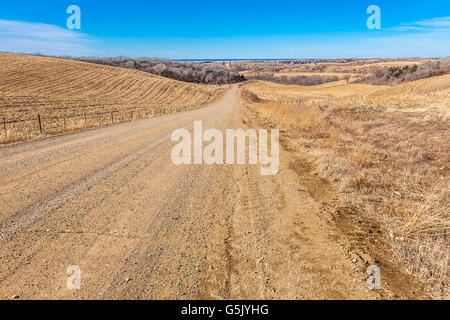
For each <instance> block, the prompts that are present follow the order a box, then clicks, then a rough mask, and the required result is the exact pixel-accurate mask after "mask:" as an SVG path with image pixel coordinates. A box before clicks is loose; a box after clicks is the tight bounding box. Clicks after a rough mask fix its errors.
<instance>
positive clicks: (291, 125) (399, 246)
mask: <svg viewBox="0 0 450 320" xmlns="http://www.w3.org/2000/svg"><path fill="white" fill-rule="evenodd" d="M259 89H261V88H259ZM245 90H246V89H243V90H242V92H241V94H242V97H243V98H244V100H245V101H246V102H247V103H248V104H249V105H251V107H252V108H253V109H254V110H255V111H256V112H258V113H259V114H260V115H262V116H263V117H265V118H267V119H271V121H274V122H276V124H277V125H278V126H279V127H280V128H281V130H282V131H284V132H285V134H286V135H287V136H289V137H290V138H292V139H295V140H298V141H299V142H300V146H301V148H302V150H303V151H304V152H307V153H308V154H310V155H311V157H312V158H314V159H316V164H317V165H318V166H319V168H320V169H321V171H322V173H323V175H324V176H326V177H327V178H328V179H329V180H330V181H332V182H334V183H335V185H336V187H337V190H338V191H339V193H340V198H341V200H340V201H341V202H342V206H344V207H349V208H357V209H358V211H359V212H362V213H363V214H366V215H368V216H369V217H370V218H375V219H376V220H378V221H379V222H380V223H381V224H382V225H383V226H384V227H385V229H387V230H389V234H390V239H389V241H390V243H391V244H392V248H393V252H394V254H395V256H396V257H397V258H398V259H400V260H401V261H402V262H404V263H405V264H406V265H407V266H408V270H407V271H408V272H410V273H412V274H414V275H416V276H417V277H418V278H419V279H420V280H421V281H422V282H423V283H424V284H425V286H426V288H427V289H428V292H429V293H430V295H431V296H432V297H434V298H448V297H449V273H448V261H449V255H448V253H449V242H448V234H449V231H450V230H449V229H450V210H449V208H450V202H449V199H450V168H449V165H450V151H449V149H448V141H450V132H449V130H448V128H450V121H449V117H448V113H444V114H443V113H442V112H438V111H437V110H426V109H424V110H422V111H417V110H405V108H404V107H402V110H401V111H400V110H397V111H396V110H393V109H392V108H391V109H390V110H389V112H388V111H386V109H385V108H382V107H378V108H374V107H368V106H362V107H351V106H350V105H346V106H342V105H334V106H329V105H327V106H323V105H322V106H319V105H317V104H312V103H306V104H295V105H284V104H280V103H278V102H275V101H273V102H270V101H263V102H255V101H254V100H255V99H253V101H251V100H249V99H247V97H248V96H249V95H248V93H246V92H245ZM253 94H254V93H253ZM267 95H269V93H267ZM352 99H354V98H352Z"/></svg>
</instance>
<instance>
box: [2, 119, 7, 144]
mask: <svg viewBox="0 0 450 320" xmlns="http://www.w3.org/2000/svg"><path fill="white" fill-rule="evenodd" d="M3 129H4V130H5V138H6V139H7V138H8V131H7V130H6V119H5V116H3Z"/></svg>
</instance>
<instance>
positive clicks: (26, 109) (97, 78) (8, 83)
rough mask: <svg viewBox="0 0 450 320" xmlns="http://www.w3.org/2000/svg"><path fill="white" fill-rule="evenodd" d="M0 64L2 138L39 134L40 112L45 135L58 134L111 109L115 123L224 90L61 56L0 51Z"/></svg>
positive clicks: (101, 118)
mask: <svg viewBox="0 0 450 320" xmlns="http://www.w3.org/2000/svg"><path fill="white" fill-rule="evenodd" d="M0 65H1V66H2V72H1V74H0V124H1V129H2V135H1V137H0V143H5V142H11V141H15V140H26V139H30V138H33V137H36V136H39V135H40V132H39V127H38V124H37V115H38V114H40V115H41V117H42V119H41V120H42V125H43V129H44V134H54V133H58V132H61V131H72V130H77V129H80V128H84V127H90V126H98V125H101V124H105V123H108V122H109V123H111V119H110V118H111V117H110V113H111V112H112V111H114V113H115V115H114V117H113V118H115V119H113V120H114V122H117V121H129V120H131V119H132V118H142V117H149V116H156V115H159V114H166V113H172V112H177V111H181V110H187V109H193V108H197V107H199V106H201V105H204V104H206V103H208V102H210V101H211V100H212V99H214V97H216V96H217V95H218V94H220V93H221V92H223V89H220V88H217V87H215V86H207V85H196V84H192V83H185V82H180V81H175V80H171V79H167V78H163V77H159V76H155V75H152V74H149V73H144V72H140V71H136V70H129V69H123V68H117V67H109V66H103V65H96V64H90V63H84V62H78V61H69V60H64V59H57V58H48V57H37V56H29V55H18V54H8V53H0ZM131 111H133V114H131ZM84 114H86V118H87V121H84ZM3 117H4V119H5V121H6V123H7V130H6V132H5V131H4V127H3ZM64 120H66V123H65V124H64ZM15 121H19V122H15Z"/></svg>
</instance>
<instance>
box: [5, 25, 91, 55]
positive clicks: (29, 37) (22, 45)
mask: <svg viewBox="0 0 450 320" xmlns="http://www.w3.org/2000/svg"><path fill="white" fill-rule="evenodd" d="M93 42H94V40H92V39H91V38H89V37H88V36H87V35H85V34H83V33H81V32H77V31H72V30H69V29H64V28H61V27H59V26H55V25H50V24H44V23H35V22H21V21H13V20H1V19H0V51H6V52H20V53H38V52H39V53H42V54H47V55H58V56H59V55H72V56H82V55H95V53H96V51H95V50H94V49H93V47H92V44H93Z"/></svg>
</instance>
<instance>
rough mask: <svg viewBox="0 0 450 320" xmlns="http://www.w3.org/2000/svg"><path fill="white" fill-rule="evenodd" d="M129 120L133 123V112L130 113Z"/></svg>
mask: <svg viewBox="0 0 450 320" xmlns="http://www.w3.org/2000/svg"><path fill="white" fill-rule="evenodd" d="M130 119H131V121H133V111H131V112H130Z"/></svg>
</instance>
